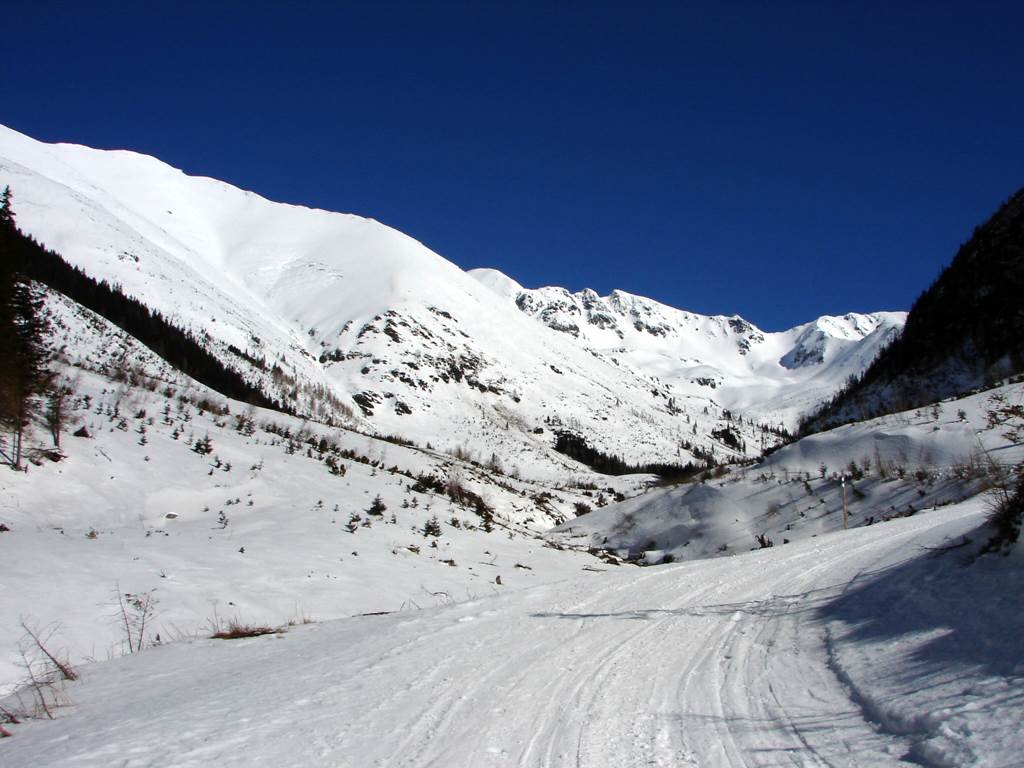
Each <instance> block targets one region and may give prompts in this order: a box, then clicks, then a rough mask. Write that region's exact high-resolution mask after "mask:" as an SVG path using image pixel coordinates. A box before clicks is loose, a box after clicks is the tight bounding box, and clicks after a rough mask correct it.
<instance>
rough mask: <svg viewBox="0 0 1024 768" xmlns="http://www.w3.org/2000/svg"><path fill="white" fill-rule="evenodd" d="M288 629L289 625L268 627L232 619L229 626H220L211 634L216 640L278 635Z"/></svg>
mask: <svg viewBox="0 0 1024 768" xmlns="http://www.w3.org/2000/svg"><path fill="white" fill-rule="evenodd" d="M287 631H288V628H287V627H268V626H263V625H259V624H242V623H241V622H240V621H238V620H237V619H232V620H231V621H229V622H228V623H227V626H225V627H220V628H219V629H217V630H216V631H215V632H213V634H211V635H210V637H211V638H213V639H214V640H238V639H240V638H243V637H259V636H260V635H277V634H283V633H285V632H287Z"/></svg>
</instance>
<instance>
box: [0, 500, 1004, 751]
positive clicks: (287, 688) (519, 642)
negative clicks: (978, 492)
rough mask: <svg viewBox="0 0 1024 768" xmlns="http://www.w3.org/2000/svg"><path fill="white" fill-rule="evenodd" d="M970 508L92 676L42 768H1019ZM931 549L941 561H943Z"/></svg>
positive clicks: (1000, 581)
mask: <svg viewBox="0 0 1024 768" xmlns="http://www.w3.org/2000/svg"><path fill="white" fill-rule="evenodd" d="M979 521H980V513H979V504H978V503H976V502H971V503H967V504H962V505H959V506H955V507H947V508H945V509H942V510H940V511H937V512H935V513H932V514H929V515H922V516H917V517H913V518H909V519H901V520H895V521H892V522H889V523H886V524H883V525H878V526H874V527H870V528H862V529H858V530H854V531H849V532H845V533H834V534H829V535H826V536H822V537H820V538H818V539H816V540H810V541H806V542H802V543H799V544H794V545H791V546H789V547H782V548H776V549H770V550H766V551H762V552H757V553H751V554H748V555H743V556H740V557H736V558H729V559H719V560H712V561H704V562H695V563H686V564H677V565H671V566H664V567H655V568H649V569H644V570H637V569H629V570H622V569H613V570H611V571H609V572H607V573H601V574H587V577H586V578H580V577H576V578H573V579H569V580H564V581H559V582H557V583H551V584H546V585H542V586H538V587H535V588H532V589H527V590H523V591H519V592H515V593H509V594H505V595H501V596H481V597H479V598H476V599H470V600H466V601H464V602H462V603H460V604H458V605H453V606H448V607H441V608H434V609H425V610H414V611H405V612H399V613H394V614H390V615H384V616H370V617H355V618H350V619H344V620H339V621H333V622H325V623H318V624H313V625H309V626H299V627H295V628H292V629H291V630H289V631H288V632H287V633H282V634H276V635H269V636H264V637H258V638H252V639H245V640H237V641H219V640H207V639H201V638H196V639H193V640H187V641H180V642H175V643H171V644H169V645H165V646H161V647H156V648H152V649H150V650H147V651H144V652H143V653H140V654H137V655H133V656H129V657H124V658H120V659H116V660H114V661H111V662H104V663H97V664H91V665H85V666H82V667H81V669H80V672H81V673H82V679H81V680H80V681H79V682H76V683H69V684H66V686H65V688H64V691H63V696H64V697H65V699H66V701H67V704H66V706H64V707H63V708H61V709H59V710H57V719H56V720H55V721H45V720H35V721H29V722H27V723H25V724H22V725H18V726H9V728H11V729H12V732H13V737H12V738H8V739H3V740H0V762H2V763H3V765H5V766H9V767H10V768H28V767H29V766H32V767H33V768H42V767H43V766H71V765H74V766H82V767H83V768H85V767H88V766H97V767H98V766H108V765H111V764H117V765H124V766H132V767H133V768H143V767H148V766H153V767H156V766H177V767H181V768H184V767H185V766H197V767H198V766H207V765H224V766H236V765H237V766H278V767H285V766H297V767H298V766H301V767H302V768H306V766H338V767H341V766H345V767H351V768H365V767H366V766H480V767H482V766H500V767H502V768H504V767H505V766H537V767H540V766H544V767H545V768H547V767H550V768H556V767H560V766H564V767H566V768H568V767H569V766H573V767H577V766H581V767H583V768H598V767H601V768H604V767H608V768H628V767H631V766H637V767H639V766H652V765H653V766H778V765H794V766H796V765H800V766H891V765H897V764H905V763H908V762H909V763H915V764H919V765H929V766H975V765H976V766H982V765H984V766H992V767H995V766H1006V767H1009V766H1013V765H1020V755H1021V754H1024V734H1022V733H1021V730H1020V728H1019V723H1020V720H1021V717H1022V716H1024V665H1022V662H1021V658H1020V645H1019V639H1020V636H1021V634H1020V633H1021V631H1022V630H1024V622H1022V617H1021V614H1020V611H1019V610H1017V609H1018V608H1019V602H1018V600H1019V594H1020V588H1021V586H1024V584H1022V580H1021V559H1020V558H1019V557H1013V558H990V559H987V560H983V561H979V562H977V563H975V564H974V565H971V566H965V565H964V564H963V562H962V560H961V559H960V557H959V555H958V554H957V550H953V551H950V552H946V553H937V552H936V551H933V550H934V548H939V547H942V546H945V545H948V544H949V543H950V542H955V541H958V540H959V539H960V537H962V536H963V535H964V534H970V533H972V531H973V530H974V529H975V528H976V526H977V525H978V524H979ZM929 548H932V549H929Z"/></svg>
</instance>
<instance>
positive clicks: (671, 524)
mask: <svg viewBox="0 0 1024 768" xmlns="http://www.w3.org/2000/svg"><path fill="white" fill-rule="evenodd" d="M1022 398H1024V385H1020V384H1012V385H1007V386H1004V387H1000V388H997V389H995V390H992V391H989V392H985V393H982V394H978V395H972V396H969V397H966V398H962V399H960V400H954V401H950V402H945V403H940V404H936V405H934V406H932V407H931V408H923V409H920V410H915V411H907V412H904V413H898V414H893V415H890V416H885V417H881V418H878V419H873V420H871V421H865V422H861V423H857V424H849V425H847V426H844V427H839V428H837V429H833V430H831V431H828V432H823V433H821V434H817V435H812V436H810V437H805V438H803V439H802V440H799V441H797V442H795V443H792V444H790V445H787V446H785V447H784V448H782V449H780V450H778V451H776V452H774V453H773V454H772V455H771V456H769V457H768V458H767V459H765V460H764V461H762V462H760V463H757V464H754V465H752V466H747V467H735V468H731V471H729V472H728V473H725V474H722V475H720V476H718V477H715V478H710V479H707V480H705V481H704V482H699V483H690V484H685V485H680V486H676V487H669V488H664V489H659V490H655V491H652V492H651V493H647V494H644V495H643V496H640V497H637V498H633V499H629V500H627V501H624V502H622V503H619V504H612V505H609V506H607V507H605V508H603V509H599V510H595V511H594V512H593V513H591V514H588V515H586V516H585V517H580V518H576V519H573V520H569V521H567V522H566V523H563V524H562V525H560V526H558V527H557V528H556V529H555V531H554V532H553V534H552V535H555V536H558V537H559V540H563V541H566V542H570V543H574V544H576V545H586V546H600V547H606V548H608V549H610V550H613V551H619V552H620V553H621V554H622V555H623V556H627V555H628V556H630V557H642V558H643V559H644V560H645V561H646V562H654V563H658V562H662V561H663V560H665V559H671V560H676V561H678V560H692V559H697V558H705V557H714V556H718V555H730V554H734V553H735V552H743V551H746V550H749V549H753V548H757V547H758V546H759V545H760V546H765V545H775V546H778V545H783V544H786V545H788V544H791V543H793V542H796V541H801V540H805V539H808V538H812V537H815V536H818V535H821V534H823V533H827V532H831V531H837V530H840V529H842V527H843V507H844V500H845V506H846V509H847V516H848V520H847V525H848V526H849V527H850V528H856V527H866V526H871V525H875V524H877V523H879V522H883V521H885V520H889V519H892V518H896V517H905V516H912V515H916V514H919V513H920V514H931V511H930V510H934V509H936V508H937V507H941V506H945V505H948V504H951V503H956V502H959V501H962V500H964V499H965V498H969V497H971V496H974V495H975V494H977V493H979V492H981V491H983V490H985V489H987V488H989V487H990V486H991V480H992V478H991V477H990V473H991V465H992V463H993V462H995V463H996V464H999V465H1002V466H1006V467H1010V466H1014V465H1016V464H1018V463H1019V462H1021V461H1022V460H1024V446H1021V445H1016V444H1013V443H1011V442H1009V441H1008V440H1007V439H1006V438H1005V437H1004V435H1003V432H1004V430H1003V428H1000V427H994V426H992V425H991V424H989V423H988V420H987V418H986V414H987V412H988V411H989V410H991V408H992V407H993V405H994V404H997V403H998V402H1009V403H1020V402H1021V399H1022ZM709 474H715V473H709ZM844 475H845V477H846V479H845V487H844V480H843V476H844ZM759 537H760V540H759Z"/></svg>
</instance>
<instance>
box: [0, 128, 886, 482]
mask: <svg viewBox="0 0 1024 768" xmlns="http://www.w3.org/2000/svg"><path fill="white" fill-rule="evenodd" d="M7 184H9V185H10V186H11V188H12V190H13V191H14V200H15V202H14V209H15V212H16V214H17V217H18V223H19V226H20V227H21V228H22V229H23V230H24V231H25V232H27V233H28V234H31V235H32V236H34V237H35V238H37V239H38V240H40V241H41V242H43V243H45V244H46V245H47V246H49V247H51V248H53V249H55V250H57V251H58V252H60V253H61V254H62V255H63V256H64V257H65V258H66V259H68V260H69V261H70V262H71V263H72V264H74V265H76V266H78V267H80V268H81V269H83V270H84V271H85V272H87V273H88V274H90V275H92V276H94V277H96V278H100V279H105V280H107V281H109V282H112V283H118V284H120V285H121V286H122V288H123V290H124V291H125V292H126V293H128V294H130V295H132V296H134V297H136V298H138V299H139V300H141V301H143V302H144V303H145V304H147V305H148V306H150V307H151V308H153V309H157V310H159V311H160V312H161V313H162V314H163V315H164V316H166V317H168V318H169V319H170V320H171V321H172V322H174V323H175V324H177V325H179V326H181V327H183V328H186V329H188V330H191V331H192V332H193V333H195V334H196V335H197V336H199V337H200V338H201V340H202V342H203V343H204V344H205V345H206V346H207V347H208V348H209V349H210V350H212V351H214V352H215V353H216V354H218V355H219V356H220V357H222V358H223V359H224V360H225V361H227V362H228V364H229V365H231V366H232V367H234V368H236V369H238V370H239V371H241V372H242V373H244V374H245V375H246V376H247V377H248V378H250V379H251V380H255V381H259V382H260V383H261V386H262V387H263V388H264V390H265V391H267V392H268V393H270V394H272V395H273V396H274V397H277V398H280V399H281V400H282V401H284V402H285V403H287V404H288V405H289V406H290V407H292V408H294V409H295V410H296V411H297V412H299V413H302V414H306V415H309V416H312V417H314V418H321V419H322V418H326V417H331V418H334V419H336V420H338V419H342V420H344V419H348V420H349V421H350V422H352V423H355V424H359V425H362V427H363V428H364V429H367V430H369V431H373V432H376V433H379V434H395V435H401V436H403V437H405V438H408V439H411V440H414V441H417V442H418V443H420V444H424V445H425V444H427V443H429V444H431V445H432V446H433V447H436V448H442V449H446V450H461V451H464V452H467V453H469V454H471V455H476V456H477V457H478V458H481V459H487V458H489V457H491V456H492V455H494V456H497V457H498V458H500V459H501V460H502V461H503V462H504V463H505V464H506V466H507V467H508V468H509V469H513V470H515V469H517V468H520V467H524V466H526V467H529V468H530V469H531V471H534V472H540V473H541V474H543V473H545V472H546V473H547V474H548V475H549V476H551V475H553V474H556V473H559V472H562V471H563V470H562V465H561V462H560V461H558V460H556V459H555V458H553V457H552V456H551V443H552V436H551V433H552V431H553V429H559V428H567V427H571V428H572V429H574V430H575V431H576V432H577V433H579V434H581V435H582V436H584V437H585V439H586V440H587V441H588V443H590V444H591V445H592V446H594V447H596V448H598V449H599V450H601V451H604V452H606V453H612V454H616V455H619V456H622V457H623V458H624V459H625V460H627V461H630V462H652V461H660V462H666V461H676V462H679V463H685V462H687V461H691V460H694V459H697V458H699V457H706V456H708V455H713V456H714V457H715V458H718V459H728V458H732V457H735V456H738V455H743V454H750V453H756V452H757V450H758V449H760V448H761V447H762V446H764V445H765V444H766V441H771V440H773V439H774V438H773V437H772V436H771V435H770V434H769V433H767V432H766V431H763V430H762V429H761V425H762V424H763V425H772V426H775V425H778V424H786V425H791V424H792V423H793V422H794V420H795V418H796V417H797V416H798V415H799V414H800V413H801V412H803V411H804V410H806V409H807V408H809V407H811V406H812V405H814V404H816V403H817V402H819V401H820V400H822V399H823V398H825V397H827V396H829V395H830V394H832V392H833V391H835V389H837V388H838V386H840V385H841V384H842V383H843V382H844V381H845V380H846V379H847V378H848V377H849V375H850V374H852V373H857V372H859V371H860V370H862V369H863V367H864V366H865V365H866V364H867V363H868V362H869V361H870V359H872V358H873V357H874V355H875V354H876V352H877V350H878V348H879V347H880V346H881V345H882V344H883V343H884V342H885V341H886V340H887V339H888V338H889V337H890V336H891V334H892V333H894V332H895V330H896V329H898V328H899V327H900V325H901V323H902V319H903V315H902V313H882V314H878V315H848V316H846V317H843V318H821V319H820V320H817V321H814V322H812V323H810V324H808V325H806V326H800V327H798V328H794V329H792V330H790V331H786V332H783V333H777V334H773V333H763V332H761V331H759V330H758V329H757V328H755V327H753V326H752V325H750V324H749V323H747V322H745V321H743V320H742V319H741V318H738V317H731V318H725V317H703V316H700V315H694V314H691V313H687V312H683V311H679V310H675V309H672V308H669V307H665V306H663V305H660V304H658V303H656V302H653V301H650V300H647V299H643V298H640V297H636V296H631V295H629V294H626V293H622V292H614V293H613V294H612V295H611V296H609V297H606V298H601V297H598V296H597V295H596V294H594V293H593V292H589V291H584V292H582V293H580V294H570V293H568V292H567V291H564V290H563V289H558V288H543V289H538V290H535V291H528V290H524V289H522V288H521V287H520V286H518V285H516V284H515V283H514V281H512V280H510V279H509V278H507V277H505V276H503V275H500V274H498V273H495V272H493V271H484V272H480V271H476V272H474V273H466V272H464V271H462V270H461V269H459V268H458V267H456V266H455V265H454V264H452V263H450V262H448V261H446V260H445V259H443V258H442V257H440V256H438V255H437V254H435V253H433V252H432V251H430V250H429V249H428V248H426V247H425V246H423V245H422V244H420V243H418V242H417V241H415V240H413V239H412V238H410V237H408V236H406V235H404V234H402V233H400V232H398V231H396V230H394V229H391V228H389V227H386V226H384V225H382V224H380V223H378V222H376V221H373V220H369V219H365V218H361V217H358V216H352V215H347V214H341V213H332V212H328V211H322V210H313V209H308V208H303V207H299V206H293V205H284V204H279V203H273V202H270V201H268V200H266V199H264V198H262V197H260V196H258V195H255V194H253V193H251V192H245V191H242V190H239V189H237V188H235V187H232V186H230V185H228V184H225V183H223V182H219V181H216V180H214V179H209V178H201V177H192V176H188V175H186V174H184V173H182V172H181V171H179V170H176V169H174V168H171V167H170V166H168V165H166V164H164V163H162V162H160V161H159V160H156V159H154V158H152V157H148V156H145V155H140V154H136V153H133V152H126V151H101V150H94V149H89V148H86V147H81V146H74V145H65V144H57V145H52V144H44V143H41V142H37V141H35V140H33V139H31V138H29V137H26V136H23V135H21V134H19V133H17V132H15V131H12V130H10V129H7V128H2V127H0V185H7ZM495 290H497V291H498V293H499V294H500V295H502V296H504V297H505V299H506V300H504V301H502V300H495ZM740 416H742V417H744V419H743V420H742V421H741V420H739V419H738V417H740ZM723 425H729V427H730V429H732V430H734V431H735V433H736V435H737V436H738V440H734V441H727V442H723V441H722V440H721V439H720V438H719V437H715V436H714V435H713V434H712V433H713V432H715V431H716V430H717V431H718V432H719V434H721V429H722V427H723Z"/></svg>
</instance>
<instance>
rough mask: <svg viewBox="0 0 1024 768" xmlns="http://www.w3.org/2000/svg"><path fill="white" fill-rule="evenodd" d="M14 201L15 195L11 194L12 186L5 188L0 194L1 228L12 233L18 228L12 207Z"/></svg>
mask: <svg viewBox="0 0 1024 768" xmlns="http://www.w3.org/2000/svg"><path fill="white" fill-rule="evenodd" d="M13 199H14V193H13V192H11V188H10V186H6V187H4V191H3V192H0V228H4V229H8V230H12V231H13V230H14V229H16V228H17V225H16V224H15V221H14V208H13V206H12V205H11V200H13Z"/></svg>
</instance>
